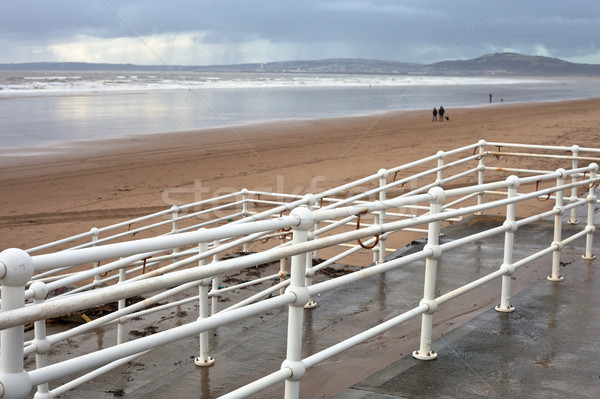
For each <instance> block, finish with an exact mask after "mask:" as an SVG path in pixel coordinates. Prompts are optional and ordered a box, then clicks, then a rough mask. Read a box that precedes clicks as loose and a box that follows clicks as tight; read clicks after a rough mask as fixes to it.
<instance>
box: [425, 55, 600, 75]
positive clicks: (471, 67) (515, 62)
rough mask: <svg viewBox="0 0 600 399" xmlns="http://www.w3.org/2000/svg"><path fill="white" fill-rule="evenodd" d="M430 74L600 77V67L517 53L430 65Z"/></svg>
mask: <svg viewBox="0 0 600 399" xmlns="http://www.w3.org/2000/svg"><path fill="white" fill-rule="evenodd" d="M429 74H433V75H439V74H444V75H467V74H468V75H536V76H549V75H552V76H600V65H595V64H576V63H573V62H567V61H563V60H560V59H558V58H549V57H540V56H531V55H523V54H515V53H496V54H487V55H484V56H482V57H479V58H473V59H470V60H466V61H442V62H437V63H435V64H432V65H430V69H429Z"/></svg>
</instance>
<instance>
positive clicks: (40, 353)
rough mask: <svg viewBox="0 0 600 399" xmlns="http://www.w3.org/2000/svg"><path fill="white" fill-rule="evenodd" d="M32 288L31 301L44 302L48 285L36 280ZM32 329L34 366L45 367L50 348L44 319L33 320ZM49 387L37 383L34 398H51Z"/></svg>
mask: <svg viewBox="0 0 600 399" xmlns="http://www.w3.org/2000/svg"><path fill="white" fill-rule="evenodd" d="M30 288H31V289H32V290H33V293H34V294H33V303H34V304H39V303H44V301H45V299H46V296H47V295H48V287H47V286H46V284H45V283H43V282H41V281H36V282H34V283H33V284H31V287H30ZM33 329H34V340H33V345H35V347H36V349H35V366H36V368H38V369H40V368H42V367H46V366H47V364H48V355H47V353H48V351H49V350H50V341H48V338H47V336H46V320H37V321H34V322H33ZM51 397H52V396H51V395H50V389H49V385H48V383H47V382H45V383H43V384H39V385H38V386H37V392H36V393H35V398H36V399H46V398H51Z"/></svg>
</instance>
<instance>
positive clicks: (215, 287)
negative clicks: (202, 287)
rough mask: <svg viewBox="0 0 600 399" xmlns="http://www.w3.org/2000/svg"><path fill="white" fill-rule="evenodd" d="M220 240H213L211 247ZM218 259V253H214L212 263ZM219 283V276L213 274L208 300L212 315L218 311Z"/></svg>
mask: <svg viewBox="0 0 600 399" xmlns="http://www.w3.org/2000/svg"><path fill="white" fill-rule="evenodd" d="M220 244H221V242H220V241H219V240H215V241H214V243H213V248H217V247H218V246H219V245H220ZM218 261H219V253H218V252H217V253H215V254H214V255H213V263H215V262H218ZM220 285H221V278H220V277H219V276H214V277H213V279H212V290H211V291H212V293H213V295H212V297H211V300H210V314H211V315H213V314H215V313H217V312H218V311H219V309H218V304H219V286H220Z"/></svg>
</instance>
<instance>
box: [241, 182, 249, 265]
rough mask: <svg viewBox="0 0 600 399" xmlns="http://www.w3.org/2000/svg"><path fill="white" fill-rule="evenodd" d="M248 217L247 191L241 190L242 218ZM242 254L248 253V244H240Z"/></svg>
mask: <svg viewBox="0 0 600 399" xmlns="http://www.w3.org/2000/svg"><path fill="white" fill-rule="evenodd" d="M246 217H248V190H247V189H245V188H244V189H242V218H246ZM242 253H245V254H247V253H248V243H247V242H245V243H243V244H242Z"/></svg>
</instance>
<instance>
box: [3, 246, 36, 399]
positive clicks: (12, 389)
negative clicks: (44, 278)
mask: <svg viewBox="0 0 600 399" xmlns="http://www.w3.org/2000/svg"><path fill="white" fill-rule="evenodd" d="M31 276H33V261H32V260H31V257H30V256H29V254H27V252H25V251H23V250H20V249H16V248H10V249H6V250H4V251H2V252H1V253H0V284H2V304H1V305H0V311H2V312H7V311H10V310H14V309H20V308H23V307H24V306H25V284H26V283H27V282H28V281H29V279H30V278H31ZM24 338H25V332H24V327H23V325H20V326H16V327H11V328H6V329H4V330H2V332H0V394H1V397H2V398H26V397H27V396H28V395H29V393H30V392H31V388H32V387H31V381H30V380H29V375H28V374H27V372H26V371H25V370H24V369H23V340H24Z"/></svg>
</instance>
